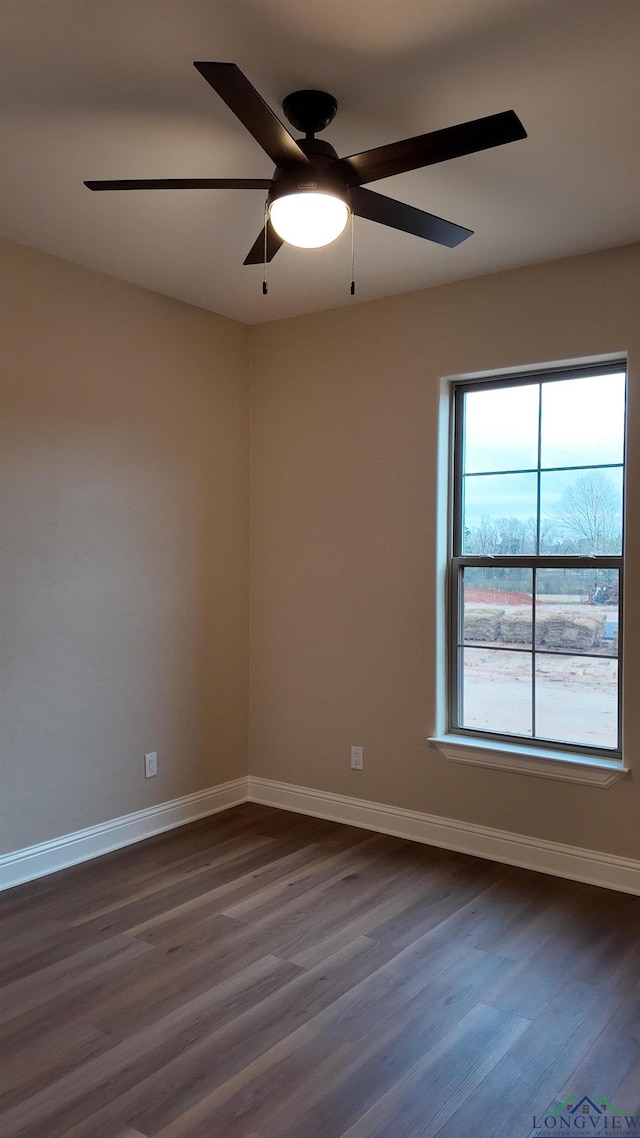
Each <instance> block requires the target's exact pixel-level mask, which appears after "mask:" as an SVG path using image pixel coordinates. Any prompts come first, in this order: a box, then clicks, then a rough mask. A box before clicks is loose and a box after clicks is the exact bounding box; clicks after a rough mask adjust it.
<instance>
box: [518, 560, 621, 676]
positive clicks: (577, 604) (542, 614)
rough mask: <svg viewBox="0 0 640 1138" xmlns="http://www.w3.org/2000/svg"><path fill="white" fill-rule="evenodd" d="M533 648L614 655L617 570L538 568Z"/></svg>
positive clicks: (616, 643) (616, 617)
mask: <svg viewBox="0 0 640 1138" xmlns="http://www.w3.org/2000/svg"><path fill="white" fill-rule="evenodd" d="M536 648H539V649H540V650H541V651H544V652H565V653H566V652H589V653H591V654H595V655H598V656H617V655H618V571H617V569H538V570H537V572H536Z"/></svg>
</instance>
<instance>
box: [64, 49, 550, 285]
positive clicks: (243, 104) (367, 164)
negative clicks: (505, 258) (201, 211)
mask: <svg viewBox="0 0 640 1138" xmlns="http://www.w3.org/2000/svg"><path fill="white" fill-rule="evenodd" d="M194 67H196V68H197V69H198V71H199V72H200V74H201V75H202V76H203V77H204V78H205V79H206V80H207V82H208V83H209V84H210V85H211V86H212V87H213V89H214V91H216V92H217V93H218V95H220V97H221V98H222V99H224V101H225V103H226V104H227V106H228V107H229V108H230V109H231V110H232V111H233V113H234V114H235V115H237V117H238V118H239V119H240V122H241V123H242V124H243V125H244V126H245V127H246V128H247V130H248V131H249V132H250V134H252V135H253V137H254V138H255V140H256V142H258V143H259V144H260V146H261V147H262V149H263V150H264V151H266V153H267V154H268V155H269V157H270V158H271V160H272V161H273V162H274V163H275V166H276V169H275V172H274V175H273V178H161V179H132V180H124V181H122V180H119V181H99V182H96V181H90V182H85V183H84V184H85V186H88V188H89V189H90V190H196V189H205V190H267V191H268V193H267V202H266V207H265V225H264V228H263V230H262V231H261V233H260V234H259V235H258V237H257V238H256V240H255V242H254V244H253V245H252V247H251V249H250V251H249V253H248V254H247V256H246V257H245V260H244V264H245V265H256V264H263V263H266V262H267V261H271V260H272V259H273V258H274V257H275V255H276V253H277V252H278V249H280V248H281V246H282V245H283V244H284V243H285V242H287V243H289V244H292V245H298V246H299V247H302V248H318V247H319V246H322V245H328V244H329V243H330V242H331V241H334V240H335V239H336V238H337V237H339V236H340V234H341V233H342V231H343V230H344V228H345V226H346V224H347V221H348V219H349V216H350V214H355V215H356V216H357V217H365V218H368V219H369V221H377V222H379V223H380V224H381V225H389V226H392V227H393V228H394V229H400V230H402V231H403V232H404V233H412V234H415V236H416V237H423V238H425V239H426V240H427V241H435V242H437V243H438V244H439V245H446V246H448V247H449V248H454V247H455V246H456V245H459V244H460V243H461V242H462V241H466V239H467V238H468V237H471V235H472V233H473V230H471V229H465V228H464V226H462V225H455V224H454V223H453V222H451V221H445V220H444V219H443V218H441V217H436V216H435V215H434V214H432V213H426V212H425V211H424V210H421V209H416V208H415V206H411V205H406V204H405V203H404V202H399V201H396V200H394V199H393V198H388V197H384V196H383V195H382V194H376V193H374V192H373V191H372V190H367V189H364V188H363V183H366V182H375V181H377V180H378V179H380V178H388V177H390V176H391V175H393V174H403V173H406V172H407V171H408V170H418V169H420V168H421V167H423V166H431V165H433V164H435V163H437V162H447V161H449V159H451V158H459V157H460V156H461V155H464V154H474V153H475V152H476V151H479V150H489V149H491V148H492V147H494V146H502V145H504V143H507V142H515V141H516V140H517V139H520V138H526V137H527V132H526V131H525V129H524V127H523V126H522V123H521V122H520V119H519V118H518V116H517V115H516V113H515V111H503V112H501V113H500V114H495V115H487V116H486V117H485V118H481V119H474V120H473V121H471V122H466V123H460V124H458V126H450V127H446V128H445V129H444V130H435V131H431V132H430V133H429V134H419V135H417V136H416V137H414V138H405V139H403V140H402V141H400V142H392V143H389V144H388V145H386V146H378V147H376V148H375V149H373V150H364V151H362V152H361V153H360V154H351V155H349V157H347V158H339V157H338V155H337V154H336V152H335V150H334V149H333V147H332V146H331V145H330V144H329V143H328V142H325V141H324V140H322V139H319V138H316V137H315V135H316V134H317V133H318V132H319V131H321V130H324V129H325V127H327V126H328V125H329V123H330V122H331V121H332V120H333V118H334V116H335V113H336V111H337V109H338V104H337V101H336V100H335V99H334V97H333V95H329V94H327V93H326V92H325V91H294V92H293V93H292V94H291V95H287V97H286V98H285V99H284V101H283V104H282V108H283V110H284V113H285V116H286V118H287V119H288V121H289V122H290V123H291V125H292V126H293V127H294V128H295V129H296V130H297V131H302V132H303V133H304V136H305V137H304V138H299V139H297V140H296V139H294V138H293V137H292V135H291V134H290V133H289V131H288V130H287V128H286V127H285V126H283V124H282V123H281V122H280V120H279V119H278V118H277V117H276V115H275V114H274V113H273V111H272V110H271V108H270V107H269V106H267V104H266V103H265V101H264V99H263V98H262V97H261V96H260V95H259V94H258V92H257V91H256V89H255V87H253V86H252V85H251V83H250V82H249V80H248V79H247V78H246V76H245V75H244V74H243V73H242V71H241V70H240V68H239V67H237V66H236V64H235V63H200V62H196V63H194Z"/></svg>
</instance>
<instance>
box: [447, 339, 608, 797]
mask: <svg viewBox="0 0 640 1138" xmlns="http://www.w3.org/2000/svg"><path fill="white" fill-rule="evenodd" d="M621 370H624V372H625V374H628V368H627V360H626V357H625V356H624V355H623V354H617V355H613V356H605V357H598V358H597V359H589V360H580V361H571V362H567V363H564V362H563V363H556V364H547V365H540V366H539V367H535V368H527V369H519V370H513V371H511V370H509V371H500V372H492V373H482V374H479V375H465V376H454V377H449V378H447V379H446V380H443V388H442V394H443V420H445V419H446V423H445V422H444V421H443V422H442V423H441V426H442V428H443V429H442V432H441V449H442V450H443V451H444V450H446V462H445V458H444V456H442V461H441V464H440V467H441V469H440V473H441V482H442V483H443V490H444V493H443V495H441V497H440V505H441V507H442V505H443V498H446V510H445V511H444V513H445V514H446V520H445V517H443V518H442V523H441V530H442V532H441V537H442V541H441V542H440V545H441V547H442V546H444V547H445V549H446V555H445V556H444V557H443V558H441V559H440V562H441V564H440V572H439V583H440V593H441V595H440V597H439V621H438V624H439V636H438V640H439V645H438V647H439V652H438V724H439V729H438V730H437V732H436V734H434V735H432V736H431V737H430V738H429V742H430V743H431V744H432V745H433V746H435V747H436V748H437V749H438V750H439V751H440V752H441V753H442V754H443V755H444V757H445V758H447V759H448V760H449V761H451V762H456V763H465V764H470V765H473V766H487V767H491V768H493V769H497V770H505V771H510V772H514V773H518V774H525V775H534V776H538V777H545V778H551V779H559V780H561V781H568V782H579V783H583V784H585V785H588V786H596V787H602V788H607V787H610V786H612V785H613V784H614V783H615V782H617V781H618V780H619V779H620V778H622V777H624V776H625V775H626V774H627V773H628V767H627V766H626V765H625V762H624V757H623V756H624V751H623V736H622V727H623V723H622V693H623V671H622V652H623V635H620V636H619V641H618V652H619V657H618V659H619V674H618V696H619V712H618V716H619V718H618V743H619V748H620V749H619V750H616V751H609V750H604V749H600V748H591V747H587V746H581V745H579V744H565V743H558V744H555V743H553V744H547V743H545V742H544V741H538V740H531V741H530V742H529V740H522V739H521V738H519V737H515V736H509V735H504V734H498V733H493V732H491V733H489V732H479V731H474V730H471V729H469V728H461V727H459V726H457V724H456V718H457V691H458V682H459V679H458V675H457V670H458V623H459V619H460V615H459V614H460V605H461V597H460V589H459V585H458V582H459V580H460V578H461V570H462V568H463V566H470V567H473V566H486V565H495V564H497V563H498V564H499V565H500V566H503V567H519V568H522V567H524V568H530V567H531V568H535V567H538V568H557V567H559V566H561V567H563V568H565V567H567V568H593V567H594V565H596V564H598V565H601V567H602V568H607V567H609V568H615V569H617V570H618V572H619V626H620V630H621V632H622V630H623V600H624V532H625V526H624V522H623V548H622V551H621V554H620V555H619V556H614V557H611V556H606V557H604V556H603V557H597V558H591V557H566V556H560V557H558V556H557V555H553V556H544V555H543V556H540V555H531V556H499V557H498V556H496V557H493V558H486V557H471V556H468V555H465V556H463V555H462V551H461V549H460V548H459V547H458V535H459V533H460V525H459V524H458V522H459V518H460V502H459V496H460V486H461V455H462V436H461V423H460V415H459V413H458V414H456V411H457V410H458V408H459V405H460V404H461V401H462V398H463V395H462V393H463V392H464V391H465V390H467V391H468V390H470V389H472V388H473V387H474V386H478V387H480V386H486V387H493V388H495V387H499V386H501V385H502V384H504V385H511V386H513V385H514V384H516V383H522V384H525V383H532V382H535V383H539V382H540V381H541V380H544V379H545V378H546V377H549V378H550V377H553V378H555V379H570V378H579V377H580V375H593V374H596V373H598V372H600V373H601V374H606V373H608V372H613V371H621ZM625 436H626V423H625ZM625 460H626V446H625V454H624V455H623V474H626V461H625ZM445 484H446V488H445ZM623 484H624V483H623ZM623 518H624V498H623ZM445 530H446V536H445V535H444V531H445Z"/></svg>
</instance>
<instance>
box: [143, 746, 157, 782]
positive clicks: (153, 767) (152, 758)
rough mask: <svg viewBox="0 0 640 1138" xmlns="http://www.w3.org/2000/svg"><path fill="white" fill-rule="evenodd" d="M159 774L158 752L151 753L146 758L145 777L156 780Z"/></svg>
mask: <svg viewBox="0 0 640 1138" xmlns="http://www.w3.org/2000/svg"><path fill="white" fill-rule="evenodd" d="M157 773H158V752H157V751H150V752H149V754H148V755H145V757H144V777H145V778H155V776H156V775H157Z"/></svg>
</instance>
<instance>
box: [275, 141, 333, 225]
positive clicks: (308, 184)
mask: <svg viewBox="0 0 640 1138" xmlns="http://www.w3.org/2000/svg"><path fill="white" fill-rule="evenodd" d="M298 146H299V147H300V149H301V150H303V151H304V153H305V154H306V155H307V157H308V158H310V159H311V163H312V166H311V169H310V168H309V167H308V166H305V167H304V168H303V167H301V168H300V169H299V170H291V169H289V170H284V169H282V168H281V167H278V168H277V169H276V171H275V173H274V175H273V182H272V183H271V189H270V190H269V194H268V198H267V205H268V206H270V205H271V203H272V202H274V201H276V200H277V199H278V198H282V197H285V196H286V195H287V194H303V193H305V192H309V193H315V194H332V195H333V196H334V197H338V198H340V199H341V200H342V201H343V202H345V203H346V205H347V206H348V207H349V210H350V209H351V194H350V193H349V187H348V186H347V184H346V181H345V178H344V176H343V175H342V173H341V172H339V167H338V166H337V162H338V155H337V154H336V152H335V150H334V149H333V146H331V145H330V143H328V142H324V140H323V139H320V138H311V139H308V138H301V139H299V140H298Z"/></svg>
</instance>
